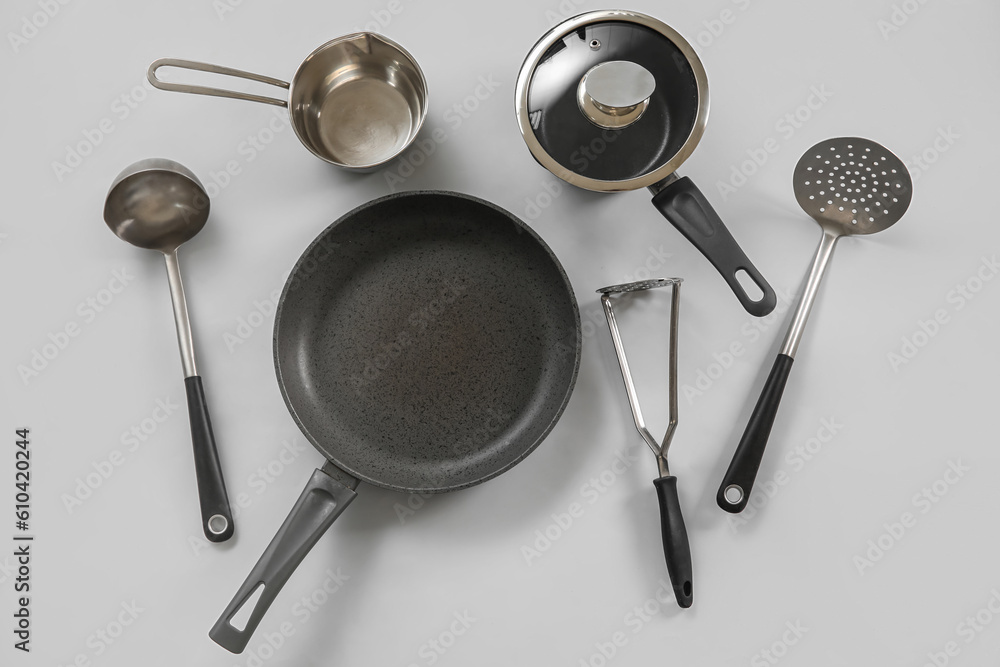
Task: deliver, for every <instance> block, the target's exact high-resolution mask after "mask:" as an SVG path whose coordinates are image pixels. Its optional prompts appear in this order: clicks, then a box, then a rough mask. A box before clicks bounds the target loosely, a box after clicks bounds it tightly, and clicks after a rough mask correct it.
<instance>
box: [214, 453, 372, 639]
mask: <svg viewBox="0 0 1000 667" xmlns="http://www.w3.org/2000/svg"><path fill="white" fill-rule="evenodd" d="M354 483H355V485H356V483H357V482H356V480H355V481H354ZM356 495H357V494H356V493H355V492H354V489H353V488H350V487H348V486H345V485H344V484H343V483H342V480H338V479H335V478H334V477H332V476H331V475H330V474H329V473H327V472H326V471H325V470H316V471H315V472H314V473H313V475H312V477H310V478H309V482H308V483H307V484H306V487H305V489H303V490H302V494H301V495H300V496H299V499H298V501H296V503H295V506H294V507H293V508H292V511H291V512H289V513H288V517H287V518H286V519H285V522H284V523H283V524H281V528H279V529H278V532H277V533H276V534H275V536H274V538H273V539H272V540H271V543H270V544H269V545H268V546H267V549H265V551H264V554H263V555H262V556H261V557H260V560H258V561H257V564H256V565H255V566H254V567H253V569H252V570H251V571H250V574H249V575H248V576H247V578H246V580H245V581H244V582H243V585H242V586H240V589H239V591H237V593H236V595H235V596H234V597H233V599H232V601H231V602H230V603H229V606H227V607H226V609H225V611H224V612H222V616H220V617H219V620H217V621H216V622H215V625H214V626H213V627H212V630H211V632H209V633H208V636H209V637H211V639H212V641H214V642H215V643H216V644H218V645H219V646H221V647H222V648H224V649H226V650H227V651H230V652H232V653H242V652H243V649H245V648H246V646H247V644H248V643H249V642H250V637H251V636H252V635H253V633H254V630H256V629H257V626H258V625H259V624H260V622H261V619H262V618H263V617H264V613H265V612H266V611H267V609H268V607H270V606H271V603H272V602H274V599H275V597H277V595H278V592H279V591H281V587H282V586H284V584H285V582H286V581H288V578H289V577H290V576H291V575H292V572H293V571H294V570H295V568H296V567H298V565H299V563H301V562H302V560H303V559H304V558H305V557H306V554H308V553H309V550H310V549H312V547H313V545H315V544H316V542H317V541H318V540H319V538H320V537H321V536H322V535H323V533H325V532H326V530H327V528H329V527H330V526H331V525H332V524H333V521H334V520H335V519H336V518H337V517H338V516H340V514H341V512H343V511H344V509H346V508H347V506H348V505H350V504H351V502H352V501H353V500H354V498H355V496H356Z"/></svg>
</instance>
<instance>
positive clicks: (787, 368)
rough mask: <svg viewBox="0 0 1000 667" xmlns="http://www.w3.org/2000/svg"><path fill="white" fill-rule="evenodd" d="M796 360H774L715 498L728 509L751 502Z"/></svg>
mask: <svg viewBox="0 0 1000 667" xmlns="http://www.w3.org/2000/svg"><path fill="white" fill-rule="evenodd" d="M793 361H795V360H794V359H793V358H792V357H790V356H788V355H787V354H779V355H778V357H777V358H776V359H775V360H774V366H772V367H771V373H770V375H768V376H767V382H765V383H764V389H763V390H762V391H761V392H760V398H758V399H757V405H755V406H754V409H753V414H751V415H750V421H749V422H747V428H746V430H745V431H743V437H742V438H740V444H739V445H737V446H736V453H735V454H733V460H732V461H731V462H730V464H729V469H728V470H727V471H726V476H725V477H723V478H722V484H721V485H720V486H719V493H718V494H717V495H716V497H715V502H717V503H718V504H719V507H721V508H722V509H724V510H726V511H727V512H730V513H732V514H738V513H739V512H742V511H743V509H744V508H745V507H746V506H747V501H748V500H749V499H750V490H751V489H752V488H753V483H754V480H755V479H756V478H757V470H758V469H759V468H760V462H761V459H763V458H764V448H765V447H767V439H768V437H769V436H770V435H771V427H772V426H773V425H774V418H775V416H776V415H777V414H778V404H779V403H781V394H782V392H784V390H785V382H786V381H787V380H788V373H789V372H791V370H792V362H793ZM728 494H732V502H731V501H730V498H729V497H727V495H728Z"/></svg>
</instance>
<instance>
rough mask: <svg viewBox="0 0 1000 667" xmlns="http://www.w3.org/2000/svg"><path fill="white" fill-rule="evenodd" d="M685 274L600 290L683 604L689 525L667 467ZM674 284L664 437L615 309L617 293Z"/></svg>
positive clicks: (686, 603) (688, 593)
mask: <svg viewBox="0 0 1000 667" xmlns="http://www.w3.org/2000/svg"><path fill="white" fill-rule="evenodd" d="M681 282H683V280H682V279H681V278H657V279H654V280H640V281H638V282H633V283H627V284H624V285H612V286H610V287H602V288H601V289H599V290H597V292H598V294H600V295H601V305H602V306H603V307H604V314H605V315H606V316H607V318H608V329H610V330H611V340H612V341H614V345H615V354H616V355H617V356H618V365H619V366H620V367H621V371H622V380H623V381H624V382H625V393H627V394H628V403H629V406H630V407H631V408H632V419H633V420H634V421H635V428H636V430H637V431H638V432H639V435H641V436H642V439H643V440H645V441H646V444H647V445H649V448H650V449H652V450H653V454H655V455H656V466H657V468H658V470H659V473H660V476H659V477H658V478H657V479H655V480H653V484H654V485H655V486H656V495H657V497H658V498H659V500H660V524H661V527H662V529H663V551H664V554H665V556H666V560H667V572H668V573H669V574H670V584H671V586H672V587H673V589H674V597H675V598H677V604H678V605H680V606H681V607H690V606H691V602H692V601H693V600H694V596H693V594H692V589H691V546H690V544H689V543H688V536H687V529H686V528H685V527H684V517H683V515H682V514H681V505H680V501H679V500H678V498H677V478H676V477H674V476H673V475H671V474H670V470H669V469H668V468H667V449H669V447H670V441H671V440H672V439H673V437H674V431H675V430H676V429H677V314H678V311H679V308H680V301H681ZM667 286H670V288H671V290H670V334H669V341H668V343H667V345H668V357H667V394H668V403H669V416H670V421H669V423H668V424H667V430H666V433H664V434H663V441H662V442H657V441H656V438H654V437H653V435H652V434H651V433H650V432H649V429H647V428H646V424H645V422H644V421H643V418H642V410H641V409H640V408H639V397H638V396H637V395H636V392H635V384H634V383H633V382H632V373H631V372H630V371H629V368H628V359H627V358H626V357H625V347H624V346H623V345H622V338H621V334H619V332H618V322H617V321H616V320H615V313H614V310H613V309H612V305H611V302H612V298H611V296H612V295H613V294H627V293H632V292H639V291H643V290H648V289H654V288H657V287H667Z"/></svg>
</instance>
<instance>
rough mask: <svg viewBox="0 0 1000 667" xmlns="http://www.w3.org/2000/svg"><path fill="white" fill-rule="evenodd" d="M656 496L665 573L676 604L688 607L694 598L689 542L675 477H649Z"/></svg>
mask: <svg viewBox="0 0 1000 667" xmlns="http://www.w3.org/2000/svg"><path fill="white" fill-rule="evenodd" d="M653 484H654V485H655V486H656V495H657V497H658V498H659V500H660V524H661V527H662V529H663V553H664V555H665V556H666V559H667V573H668V574H669V575H670V585H671V587H672V588H673V589H674V597H675V598H676V599H677V604H678V605H680V606H681V607H683V608H685V609H686V608H688V607H690V606H691V603H692V602H693V601H694V591H693V589H692V587H691V586H692V584H691V545H690V543H689V542H688V534H687V528H685V527H684V516H683V515H682V514H681V503H680V501H679V500H678V498H677V478H676V477H673V476H669V475H668V476H666V477H660V478H659V479H656V480H653Z"/></svg>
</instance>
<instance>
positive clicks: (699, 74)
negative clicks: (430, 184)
mask: <svg viewBox="0 0 1000 667" xmlns="http://www.w3.org/2000/svg"><path fill="white" fill-rule="evenodd" d="M602 21H625V22H630V23H636V24H638V25H642V26H645V27H647V28H650V29H651V30H655V31H657V32H659V33H660V34H661V35H663V36H664V37H666V38H667V39H669V40H670V41H671V42H673V43H674V44H675V45H676V46H677V48H678V49H679V50H680V51H681V53H682V54H683V55H684V57H685V58H686V60H687V63H688V65H689V66H690V68H691V71H692V72H693V73H694V77H695V82H696V85H697V88H698V112H697V117H696V119H695V122H694V125H693V127H692V129H691V132H690V133H689V134H688V137H687V139H686V140H685V142H684V144H683V146H681V148H680V150H678V151H677V153H675V154H674V156H673V157H671V158H670V159H669V160H668V161H667V162H665V163H664V164H663V165H661V166H660V167H659V168H657V169H654V170H653V171H650V172H649V173H647V174H643V175H642V176H639V177H637V178H633V179H629V180H616V181H604V180H599V179H595V178H589V177H587V176H583V175H581V174H577V173H575V172H573V171H571V170H569V169H567V168H566V167H563V166H562V165H561V164H559V162H557V161H556V160H555V159H553V158H552V156H550V155H549V154H548V152H547V151H546V150H545V149H544V148H543V147H542V145H541V143H540V142H539V141H538V138H537V137H535V133H534V131H533V129H532V127H531V118H530V114H529V112H528V89H529V87H530V85H531V77H532V74H533V73H534V71H535V68H536V67H537V66H538V64H539V63H540V62H541V60H542V57H543V56H544V55H545V53H546V52H547V51H548V50H549V49H550V48H551V47H552V46H553V45H554V44H555V43H556V42H557V41H559V40H560V39H561V38H562V37H563V36H564V35H567V34H569V33H571V32H573V31H576V30H578V29H580V28H583V27H585V26H587V25H589V24H591V23H598V22H602ZM591 48H595V49H599V48H601V45H600V44H597V45H596V47H595V46H594V45H593V44H591ZM708 110H709V102H708V75H707V74H706V73H705V67H704V65H702V63H701V60H700V59H699V58H698V54H696V53H695V51H694V48H692V46H691V45H690V44H689V43H688V42H687V40H685V39H684V38H683V37H682V36H681V35H680V34H679V33H678V32H677V31H676V30H674V29H673V28H671V27H670V26H668V25H667V24H666V23H663V22H662V21H659V20H657V19H655V18H653V17H652V16H647V15H646V14H640V13H639V12H633V11H625V10H618V9H614V10H601V11H594V12H587V13H585V14H580V15H579V16H575V17H573V18H571V19H568V20H566V21H564V22H562V23H560V24H558V25H557V26H555V27H554V28H553V29H552V30H550V31H549V32H548V33H546V34H545V35H544V36H543V37H542V38H541V39H540V40H539V41H538V43H537V44H535V46H534V47H533V48H532V49H531V51H530V52H529V53H528V56H527V57H526V58H525V60H524V63H523V64H522V65H521V70H520V72H519V73H518V75H517V83H516V84H515V91H514V111H515V113H516V115H517V123H518V127H519V129H520V130H521V136H522V138H523V139H524V142H525V144H526V145H527V146H528V150H530V151H531V154H532V155H533V156H534V157H535V159H536V160H538V162H539V164H541V165H542V166H543V167H545V168H546V169H548V170H549V171H550V172H552V173H553V174H555V175H556V176H558V177H559V178H561V179H563V180H564V181H566V182H567V183H570V184H572V185H575V186H577V187H581V188H584V189H587V190H594V191H597V192H619V191H622V190H636V189H639V188H647V187H650V186H652V185H654V184H656V183H658V182H660V181H662V180H663V179H665V178H667V176H669V175H670V174H672V173H673V172H674V171H676V170H677V168H678V167H679V166H680V165H681V164H682V163H683V162H684V161H685V160H686V159H688V157H690V156H691V153H693V152H694V149H695V147H696V146H697V145H698V142H699V141H700V140H701V137H702V135H703V134H704V133H705V125H706V124H707V123H708Z"/></svg>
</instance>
